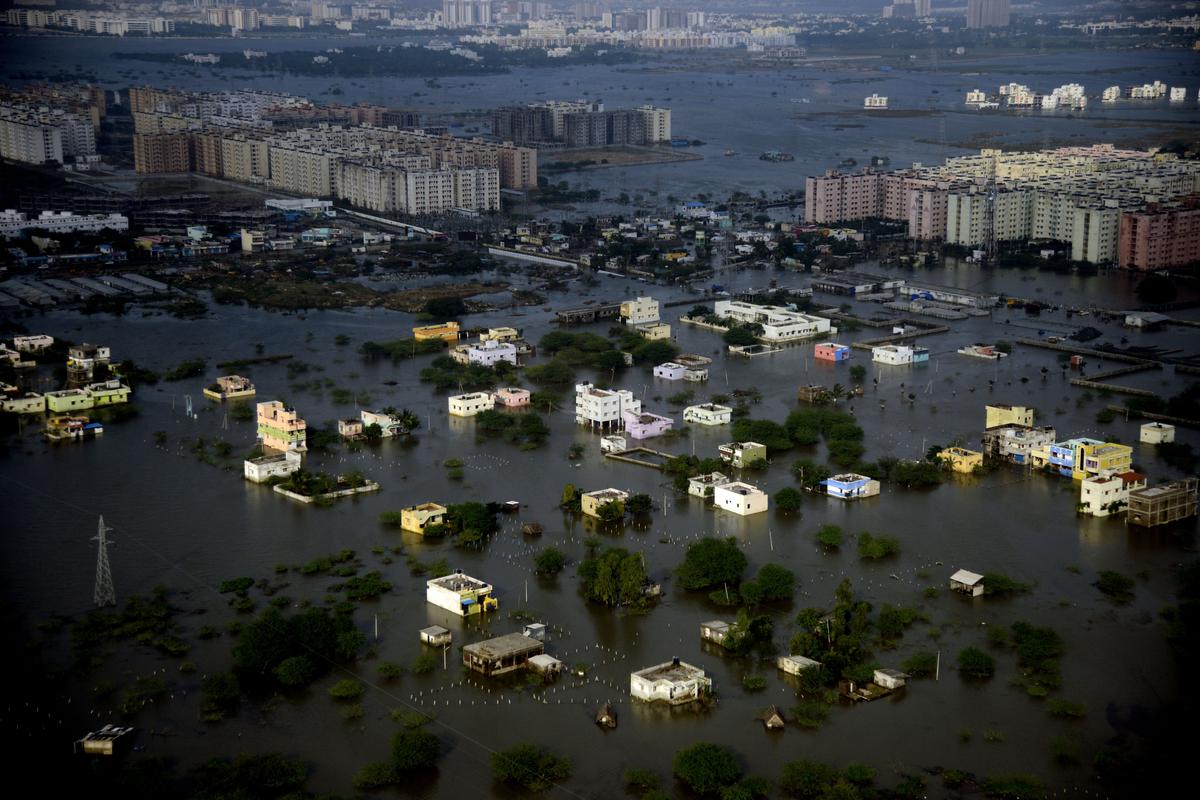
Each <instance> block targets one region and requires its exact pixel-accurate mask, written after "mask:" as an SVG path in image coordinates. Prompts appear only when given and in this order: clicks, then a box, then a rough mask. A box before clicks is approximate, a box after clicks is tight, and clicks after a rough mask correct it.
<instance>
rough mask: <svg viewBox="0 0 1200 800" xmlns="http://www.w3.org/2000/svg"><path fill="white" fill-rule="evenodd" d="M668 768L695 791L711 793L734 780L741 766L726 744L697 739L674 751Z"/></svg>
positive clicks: (739, 772)
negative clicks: (695, 742)
mask: <svg viewBox="0 0 1200 800" xmlns="http://www.w3.org/2000/svg"><path fill="white" fill-rule="evenodd" d="M671 771H672V773H673V774H674V775H675V777H676V778H678V779H679V780H680V782H682V783H683V784H685V785H686V786H687V787H688V788H689V789H691V790H692V791H693V792H696V793H697V794H712V793H714V792H718V791H720V790H721V789H722V788H723V787H726V786H730V785H732V784H735V783H737V782H738V780H739V779H741V777H742V767H741V765H740V764H738V760H737V756H735V755H734V754H733V751H732V750H730V749H729V748H727V747H722V746H721V745H718V744H711V743H709V742H700V743H699V744H694V745H692V746H691V747H687V748H684V749H683V750H680V751H679V752H677V753H676V754H675V759H674V760H673V761H672V763H671Z"/></svg>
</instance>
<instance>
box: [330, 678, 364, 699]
mask: <svg viewBox="0 0 1200 800" xmlns="http://www.w3.org/2000/svg"><path fill="white" fill-rule="evenodd" d="M366 691H367V687H366V686H365V685H364V684H363V683H362V682H361V681H357V680H355V679H354V678H344V679H342V680H340V681H338V682H337V683H335V684H334V685H333V686H330V687H329V696H330V697H332V698H333V699H334V700H357V699H358V698H360V697H362V696H363V694H365V693H366Z"/></svg>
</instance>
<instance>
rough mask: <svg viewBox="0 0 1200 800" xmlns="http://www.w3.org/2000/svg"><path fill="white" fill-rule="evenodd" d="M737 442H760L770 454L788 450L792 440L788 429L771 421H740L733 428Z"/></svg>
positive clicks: (734, 438) (732, 431)
mask: <svg viewBox="0 0 1200 800" xmlns="http://www.w3.org/2000/svg"><path fill="white" fill-rule="evenodd" d="M731 433H732V435H733V440H734V441H735V442H758V443H759V444H765V445H766V446H767V450H768V452H778V451H780V450H787V449H789V448H790V447H791V446H792V439H791V437H790V436H789V435H788V432H787V428H785V427H783V426H782V425H780V424H779V423H778V422H772V421H771V420H769V419H739V420H738V421H737V422H735V423H733V427H732V428H731Z"/></svg>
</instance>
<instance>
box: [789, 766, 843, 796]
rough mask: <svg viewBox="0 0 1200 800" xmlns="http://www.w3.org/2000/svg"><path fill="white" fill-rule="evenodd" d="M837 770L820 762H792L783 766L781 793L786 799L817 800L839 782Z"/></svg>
mask: <svg viewBox="0 0 1200 800" xmlns="http://www.w3.org/2000/svg"><path fill="white" fill-rule="evenodd" d="M837 778H838V774H837V770H835V769H833V767H829V766H826V765H825V764H822V763H820V762H819V761H790V762H788V763H787V764H784V765H783V772H782V773H781V774H780V776H779V791H781V792H783V794H784V796H786V797H797V798H801V800H815V798H818V797H821V796H822V795H824V793H825V791H826V790H827V789H829V788H830V787H831V786H832V785H833V784H834V782H836V781H837Z"/></svg>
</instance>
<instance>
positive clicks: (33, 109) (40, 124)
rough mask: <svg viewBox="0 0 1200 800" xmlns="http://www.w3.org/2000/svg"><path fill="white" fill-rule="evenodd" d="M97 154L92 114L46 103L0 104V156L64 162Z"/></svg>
mask: <svg viewBox="0 0 1200 800" xmlns="http://www.w3.org/2000/svg"><path fill="white" fill-rule="evenodd" d="M95 153H96V129H95V126H94V125H93V122H92V120H91V119H90V118H89V117H85V116H82V115H80V114H76V113H73V112H72V111H68V110H66V109H63V108H56V107H53V106H47V105H30V104H23V103H7V102H6V103H0V157H2V158H7V159H11V160H13V161H22V162H24V163H27V164H45V163H46V162H49V161H55V162H58V163H59V164H63V163H66V159H67V158H73V157H83V156H91V155H95Z"/></svg>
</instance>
